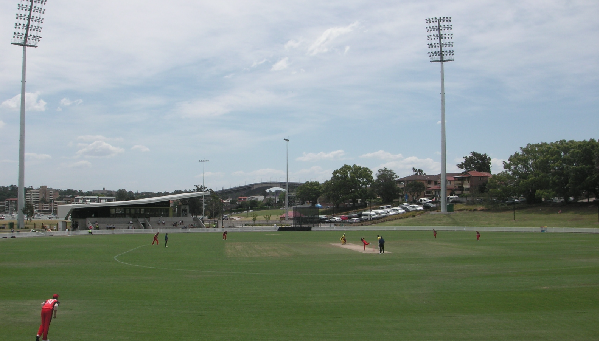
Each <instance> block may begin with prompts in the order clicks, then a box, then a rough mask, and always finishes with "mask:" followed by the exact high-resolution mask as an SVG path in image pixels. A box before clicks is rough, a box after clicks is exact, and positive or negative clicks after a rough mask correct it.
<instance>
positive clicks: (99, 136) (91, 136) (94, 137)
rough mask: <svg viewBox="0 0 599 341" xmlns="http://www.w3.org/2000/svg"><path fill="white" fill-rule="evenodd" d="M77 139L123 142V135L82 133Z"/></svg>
mask: <svg viewBox="0 0 599 341" xmlns="http://www.w3.org/2000/svg"><path fill="white" fill-rule="evenodd" d="M77 140H79V141H83V142H90V141H117V142H121V141H123V138H122V137H112V138H111V137H105V136H102V135H81V136H77Z"/></svg>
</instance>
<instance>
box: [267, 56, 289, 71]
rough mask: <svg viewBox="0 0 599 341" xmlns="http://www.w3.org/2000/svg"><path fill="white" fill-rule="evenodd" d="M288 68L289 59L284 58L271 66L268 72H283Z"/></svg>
mask: <svg viewBox="0 0 599 341" xmlns="http://www.w3.org/2000/svg"><path fill="white" fill-rule="evenodd" d="M288 67H289V57H285V58H283V59H281V60H279V61H278V62H276V63H275V65H273V66H272V68H271V69H270V71H281V70H285V69H286V68H288Z"/></svg>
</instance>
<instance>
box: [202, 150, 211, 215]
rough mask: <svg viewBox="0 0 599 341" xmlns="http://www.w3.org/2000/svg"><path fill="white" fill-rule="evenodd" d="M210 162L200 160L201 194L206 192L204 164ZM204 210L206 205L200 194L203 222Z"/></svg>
mask: <svg viewBox="0 0 599 341" xmlns="http://www.w3.org/2000/svg"><path fill="white" fill-rule="evenodd" d="M208 161H210V160H200V162H201V163H202V192H206V186H204V163H205V162H208ZM205 209H206V205H204V194H202V221H204V210H205Z"/></svg>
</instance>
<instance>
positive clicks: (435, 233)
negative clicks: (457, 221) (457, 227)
mask: <svg viewBox="0 0 599 341" xmlns="http://www.w3.org/2000/svg"><path fill="white" fill-rule="evenodd" d="M433 236H435V239H437V231H436V230H435V229H433Z"/></svg>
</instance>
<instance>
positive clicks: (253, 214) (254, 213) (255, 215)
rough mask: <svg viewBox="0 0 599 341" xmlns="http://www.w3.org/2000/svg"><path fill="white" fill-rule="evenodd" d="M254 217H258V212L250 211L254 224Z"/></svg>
mask: <svg viewBox="0 0 599 341" xmlns="http://www.w3.org/2000/svg"><path fill="white" fill-rule="evenodd" d="M256 219H258V213H256V212H252V221H253V222H254V225H256Z"/></svg>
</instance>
